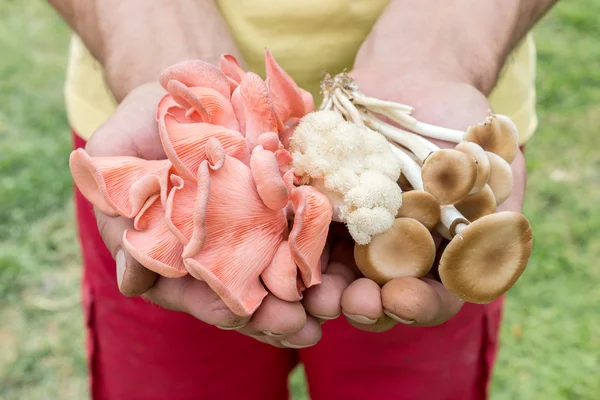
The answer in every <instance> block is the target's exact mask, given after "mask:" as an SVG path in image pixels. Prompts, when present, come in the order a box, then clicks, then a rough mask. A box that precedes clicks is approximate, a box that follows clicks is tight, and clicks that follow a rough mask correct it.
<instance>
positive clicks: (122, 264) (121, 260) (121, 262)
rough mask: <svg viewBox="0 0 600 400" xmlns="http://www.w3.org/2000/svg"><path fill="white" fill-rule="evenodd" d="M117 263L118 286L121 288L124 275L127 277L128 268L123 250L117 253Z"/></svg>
mask: <svg viewBox="0 0 600 400" xmlns="http://www.w3.org/2000/svg"><path fill="white" fill-rule="evenodd" d="M115 261H116V262H117V285H118V287H119V288H120V287H121V282H123V275H125V269H126V268H127V260H126V258H125V252H124V251H123V250H119V251H118V252H117V256H116V257H115Z"/></svg>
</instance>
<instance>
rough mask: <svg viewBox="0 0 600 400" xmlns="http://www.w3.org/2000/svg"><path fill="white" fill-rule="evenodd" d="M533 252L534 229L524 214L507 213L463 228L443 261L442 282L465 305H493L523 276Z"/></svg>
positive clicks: (441, 267) (442, 258) (460, 227)
mask: <svg viewBox="0 0 600 400" xmlns="http://www.w3.org/2000/svg"><path fill="white" fill-rule="evenodd" d="M531 249H532V234H531V225H530V224H529V221H528V220H527V218H525V217H524V216H523V215H522V214H519V213H516V212H509V211H504V212H500V213H495V214H491V215H487V216H485V217H483V218H481V219H479V220H477V221H475V222H473V223H471V224H469V225H464V224H459V225H458V227H457V232H456V236H454V238H453V239H452V241H451V242H450V243H449V244H448V246H447V247H446V249H445V250H444V253H443V254H442V257H441V259H440V264H439V274H440V279H441V281H442V283H443V284H444V286H445V287H446V288H447V289H448V290H449V291H450V292H452V293H454V294H455V295H456V296H458V297H460V298H461V299H463V300H465V301H468V302H471V303H478V304H486V303H490V302H492V301H494V300H495V299H497V298H498V297H500V296H502V295H503V294H504V293H506V292H507V291H508V290H509V289H510V288H511V287H512V286H513V285H514V283H515V282H516V281H517V279H518V278H519V277H520V276H521V274H522V273H523V271H524V270H525V267H526V266H527V262H528V260H529V257H530V255H531Z"/></svg>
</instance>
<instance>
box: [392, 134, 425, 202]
mask: <svg viewBox="0 0 600 400" xmlns="http://www.w3.org/2000/svg"><path fill="white" fill-rule="evenodd" d="M390 148H391V149H392V152H393V153H394V154H395V155H396V157H397V158H398V159H399V160H400V163H401V164H402V174H403V175H404V176H405V177H406V179H407V180H408V182H409V183H410V185H411V186H412V187H413V188H414V189H416V190H423V178H422V176H421V167H420V166H419V164H417V162H416V161H415V160H413V158H412V157H411V156H409V155H408V154H406V152H405V151H404V150H402V149H400V148H399V147H398V146H397V145H395V144H392V143H390Z"/></svg>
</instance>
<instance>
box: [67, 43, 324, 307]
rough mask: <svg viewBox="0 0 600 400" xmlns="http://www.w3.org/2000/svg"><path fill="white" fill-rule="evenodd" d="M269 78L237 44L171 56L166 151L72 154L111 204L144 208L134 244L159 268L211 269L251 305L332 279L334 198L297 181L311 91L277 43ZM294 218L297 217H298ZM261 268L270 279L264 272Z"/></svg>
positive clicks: (137, 217) (86, 180)
mask: <svg viewBox="0 0 600 400" xmlns="http://www.w3.org/2000/svg"><path fill="white" fill-rule="evenodd" d="M265 62H266V64H267V65H266V67H267V83H265V81H263V80H262V79H261V78H260V77H259V76H258V75H256V74H254V73H252V72H246V71H244V70H243V69H242V68H241V67H240V65H239V63H238V62H237V60H236V59H235V58H234V57H233V56H231V55H223V56H222V58H221V61H220V66H221V69H219V68H218V67H216V66H214V65H211V64H208V63H205V62H202V61H186V62H183V63H179V64H176V65H173V66H171V67H169V68H167V69H166V70H165V71H164V72H163V73H162V74H161V77H160V83H161V84H162V86H163V87H164V88H165V89H166V90H167V91H168V94H167V95H165V96H164V97H163V98H162V99H161V100H160V102H159V103H158V105H157V111H156V120H157V124H158V130H159V134H160V139H161V143H162V146H163V149H164V151H165V154H166V155H167V157H168V159H167V160H157V161H148V160H142V159H139V158H135V157H90V156H89V155H88V154H87V153H86V152H85V151H84V150H81V149H80V150H77V151H74V152H73V153H72V154H71V159H70V164H71V172H72V174H73V178H74V180H75V184H76V185H77V186H78V187H79V188H80V190H81V192H82V193H83V194H84V196H85V197H86V198H87V199H88V200H90V201H91V202H92V203H93V204H94V205H95V206H96V207H98V208H99V209H100V210H101V211H102V212H104V213H106V214H109V215H113V216H114V215H121V216H124V217H126V218H134V229H130V230H128V231H126V232H125V234H124V235H123V247H124V248H125V249H126V250H127V251H128V252H129V253H130V254H131V256H132V257H134V258H135V259H136V260H138V261H139V262H140V263H142V264H143V265H145V266H146V267H147V268H149V269H151V270H153V271H155V272H157V273H158V274H160V275H162V276H165V277H169V278H177V277H181V276H183V275H185V274H187V273H189V274H190V275H192V276H193V277H195V278H197V279H202V280H204V281H206V282H207V283H208V285H210V287H211V288H212V289H213V290H214V291H215V292H216V293H217V294H218V295H219V296H220V297H221V298H222V299H223V301H224V302H225V304H227V306H228V307H229V308H230V309H231V310H232V311H233V312H234V313H236V314H238V315H240V316H249V315H251V314H252V313H253V312H254V311H255V310H256V309H257V307H258V306H259V305H260V303H261V301H262V299H263V298H264V297H265V296H266V294H267V289H268V290H270V291H271V292H272V293H273V294H275V295H276V296H278V297H280V298H281V299H283V300H287V301H299V300H300V299H301V298H302V291H303V290H304V289H305V288H308V287H311V286H313V285H316V284H319V283H320V282H321V266H320V259H321V253H322V251H323V248H324V246H325V241H326V238H327V233H328V229H329V223H330V221H331V215H332V209H331V204H330V203H329V200H328V199H327V197H326V196H325V195H323V194H322V193H320V192H319V191H318V190H316V189H314V188H312V187H309V186H301V187H295V186H294V173H293V170H292V169H291V168H290V163H291V161H292V158H291V156H290V153H289V152H288V151H287V149H286V148H287V143H288V141H289V136H290V135H291V132H293V129H294V128H295V126H296V125H297V123H298V121H299V119H300V118H301V117H302V116H303V115H304V114H306V113H307V112H310V111H312V110H313V109H314V103H313V101H312V96H311V95H310V94H309V93H308V92H306V91H304V90H303V89H302V88H300V87H298V85H297V84H296V83H295V82H294V81H293V80H292V78H291V77H290V76H289V75H288V74H287V73H286V72H285V71H284V70H283V69H282V68H281V67H280V66H279V65H278V64H277V63H276V61H275V59H274V58H273V57H272V55H271V54H270V53H269V52H268V51H267V53H266V57H265ZM290 221H293V223H292V227H291V229H290V228H289V224H290ZM261 279H262V281H263V282H264V285H265V286H266V288H265V287H264V286H263V283H261Z"/></svg>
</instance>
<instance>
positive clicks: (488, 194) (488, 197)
mask: <svg viewBox="0 0 600 400" xmlns="http://www.w3.org/2000/svg"><path fill="white" fill-rule="evenodd" d="M454 207H456V209H457V210H458V211H459V212H460V213H461V214H462V215H463V216H464V217H465V218H466V219H468V220H469V221H471V222H473V221H476V220H478V219H479V218H481V217H485V216H486V215H490V214H493V213H495V212H496V197H495V196H494V192H493V191H492V189H491V188H490V186H489V185H485V186H484V187H483V189H482V190H480V191H479V192H477V193H475V194H472V195H469V196H467V197H465V198H464V199H463V200H461V201H460V202H458V203H456V204H455V205H454Z"/></svg>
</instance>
